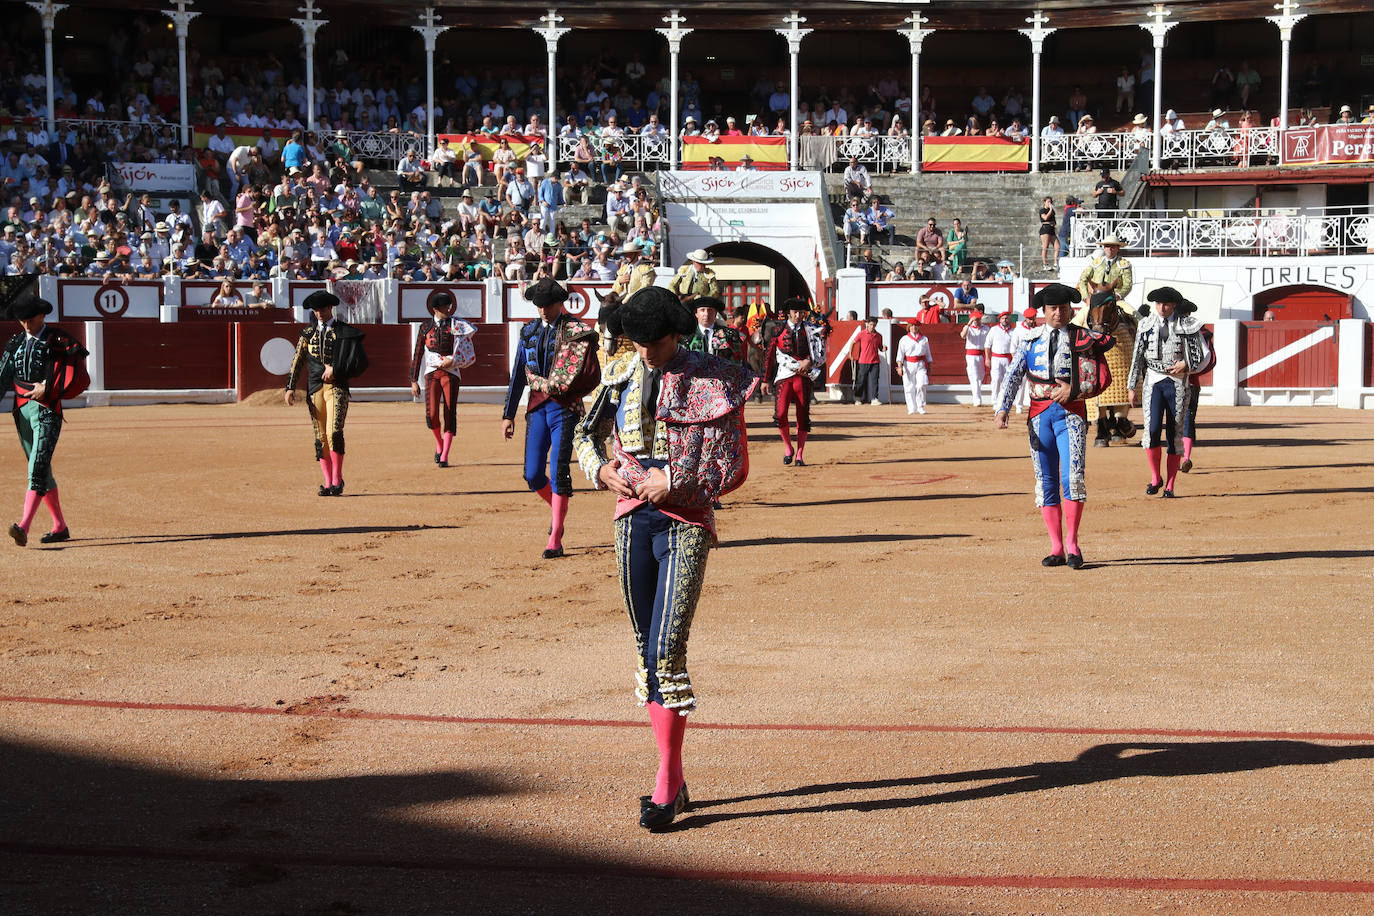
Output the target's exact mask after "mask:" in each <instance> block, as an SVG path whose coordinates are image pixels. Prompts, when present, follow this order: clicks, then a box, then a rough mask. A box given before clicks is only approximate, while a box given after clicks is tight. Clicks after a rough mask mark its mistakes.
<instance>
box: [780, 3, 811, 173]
mask: <svg viewBox="0 0 1374 916" xmlns="http://www.w3.org/2000/svg"><path fill="white" fill-rule="evenodd" d="M782 21H783V22H785V23H787V28H785V29H777V30H776V31H777V33H778V34H779V35H781V36H782V37H783V38H786V39H787V53H788V54H790V55H791V56H792V68H791V70H792V83H791V95H790V96H789V97H788V98H789V101H790V103H791V105H792V138H791V141H790V142H789V143H788V144H787V167H788V168H789V169H795V168H796V167H797V147H798V142H797V141H798V138H797V105H798V103H799V102H800V98H799V97H798V92H799V89H800V87H798V85H797V55H798V54H800V53H801V43H802V39H803V38H805V37H806V36H807V35H810V34H811V31H812V30H811V29H804V28H802V27H801V24H802V23H803V22H805V21H806V17H805V16H803V15H801V14H800V13H798V12H797V11H796V10H792V12H790V13H788V14H787V15H786V16H784V17H783V20H782Z"/></svg>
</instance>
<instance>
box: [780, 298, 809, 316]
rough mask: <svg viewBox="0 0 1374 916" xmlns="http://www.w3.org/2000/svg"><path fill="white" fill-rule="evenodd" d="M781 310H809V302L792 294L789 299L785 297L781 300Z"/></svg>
mask: <svg viewBox="0 0 1374 916" xmlns="http://www.w3.org/2000/svg"><path fill="white" fill-rule="evenodd" d="M782 310H783V311H784V312H791V311H794V310H795V311H799V312H809V311H811V303H809V302H807V301H806V300H805V299H803V298H802V297H801V296H793V297H791V298H790V299H787V300H785V301H784V302H783V304H782Z"/></svg>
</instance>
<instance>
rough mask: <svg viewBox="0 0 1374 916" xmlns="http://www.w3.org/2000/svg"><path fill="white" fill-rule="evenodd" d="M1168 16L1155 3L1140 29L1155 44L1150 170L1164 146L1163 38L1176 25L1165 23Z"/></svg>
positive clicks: (1155, 166)
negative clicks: (1152, 134)
mask: <svg viewBox="0 0 1374 916" xmlns="http://www.w3.org/2000/svg"><path fill="white" fill-rule="evenodd" d="M1168 15H1169V10H1168V8H1167V7H1166V6H1165V5H1164V4H1163V3H1156V4H1155V5H1154V9H1152V10H1151V11H1150V21H1149V22H1145V23H1141V26H1140V27H1141V28H1142V29H1144V30H1145V31H1147V32H1149V33H1150V37H1151V38H1153V39H1154V44H1155V99H1154V103H1155V130H1154V142H1153V144H1152V151H1151V155H1150V168H1152V169H1155V170H1156V171H1157V170H1158V169H1159V158H1160V150H1161V149H1162V148H1163V146H1164V134H1163V133H1162V132H1161V131H1160V128H1161V126H1162V125H1163V123H1164V108H1163V106H1162V105H1161V104H1160V103H1161V102H1162V101H1163V95H1164V36H1165V35H1168V34H1169V30H1170V29H1172V28H1173V27H1174V26H1176V25H1178V23H1177V22H1165V21H1164V20H1165V17H1167V16H1168Z"/></svg>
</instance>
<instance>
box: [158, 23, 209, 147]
mask: <svg viewBox="0 0 1374 916" xmlns="http://www.w3.org/2000/svg"><path fill="white" fill-rule="evenodd" d="M190 5H191V0H176V6H177V8H176V9H175V10H163V11H162V15H164V16H166V17H167V18H168V19H170V20H172V22H173V23H174V24H175V25H176V32H177V62H178V67H177V72H178V73H179V74H180V76H181V143H182V145H183V146H184V145H186V144H188V143H190V142H191V115H190V106H189V104H188V103H187V96H186V33H187V31H189V29H190V28H191V20H192V19H194V18H196V17H197V16H199V15H200V13H193V12H191V11H189V10H187V9H186V7H188V6H190Z"/></svg>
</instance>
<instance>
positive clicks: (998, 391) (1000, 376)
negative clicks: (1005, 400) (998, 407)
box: [992, 356, 1011, 404]
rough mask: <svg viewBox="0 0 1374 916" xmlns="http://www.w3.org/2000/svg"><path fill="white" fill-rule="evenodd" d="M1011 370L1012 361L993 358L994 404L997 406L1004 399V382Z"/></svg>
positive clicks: (998, 357) (1000, 357)
mask: <svg viewBox="0 0 1374 916" xmlns="http://www.w3.org/2000/svg"><path fill="white" fill-rule="evenodd" d="M1010 368H1011V360H1010V359H1007V358H1006V357H1002V356H994V357H993V358H992V403H993V404H997V403H999V402H1000V401H1001V398H1002V381H1003V380H1004V379H1005V378H1006V377H1007V370H1008V369H1010Z"/></svg>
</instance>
